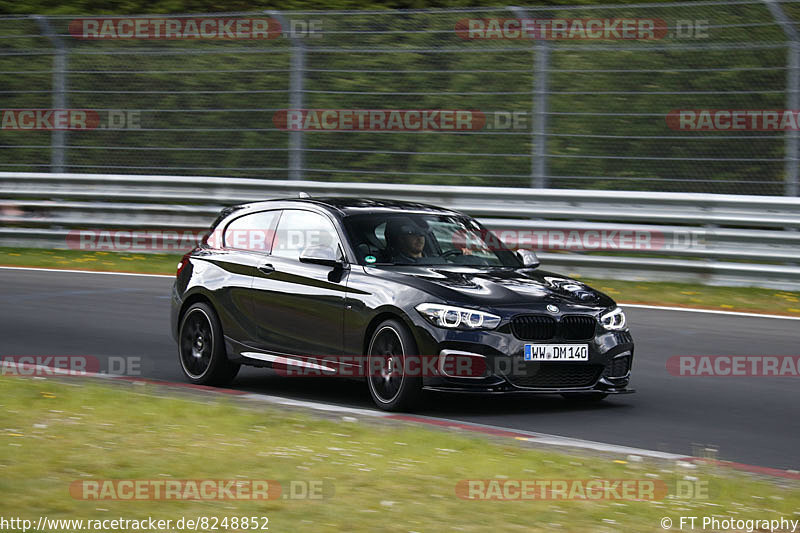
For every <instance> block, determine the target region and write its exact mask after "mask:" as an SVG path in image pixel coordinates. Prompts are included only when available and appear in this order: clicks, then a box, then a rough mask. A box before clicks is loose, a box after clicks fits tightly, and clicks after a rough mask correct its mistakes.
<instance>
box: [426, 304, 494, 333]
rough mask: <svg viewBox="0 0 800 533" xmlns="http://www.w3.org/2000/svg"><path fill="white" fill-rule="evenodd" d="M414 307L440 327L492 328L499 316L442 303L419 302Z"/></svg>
mask: <svg viewBox="0 0 800 533" xmlns="http://www.w3.org/2000/svg"><path fill="white" fill-rule="evenodd" d="M416 309H417V311H419V313H420V314H421V315H422V316H424V317H425V318H427V319H428V321H429V322H430V323H431V324H433V325H434V326H439V327H440V328H451V329H455V328H461V329H494V328H496V327H497V326H498V324H500V317H499V316H496V315H492V314H490V313H484V312H483V311H476V310H475V309H465V308H463V307H453V306H452V305H443V304H419V305H418V306H417V307H416Z"/></svg>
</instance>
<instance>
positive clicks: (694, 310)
mask: <svg viewBox="0 0 800 533" xmlns="http://www.w3.org/2000/svg"><path fill="white" fill-rule="evenodd" d="M0 270H33V271H40V272H67V273H74V274H103V275H112V276H141V277H147V278H170V279H171V278H173V277H174V276H171V275H168V274H137V273H135V272H106V271H102V270H70V269H65V268H37V267H14V266H0ZM618 305H620V306H621V307H634V308H639V309H654V310H659V311H685V312H688V313H710V314H715V315H731V316H744V317H753V318H777V319H780V320H800V316H785V315H768V314H762V313H745V312H742V311H717V310H716V309H700V308H696V307H670V306H664V305H645V304H626V303H621V302H618Z"/></svg>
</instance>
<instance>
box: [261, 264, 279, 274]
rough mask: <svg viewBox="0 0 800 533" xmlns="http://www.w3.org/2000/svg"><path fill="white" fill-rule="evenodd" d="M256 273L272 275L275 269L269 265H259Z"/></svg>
mask: <svg viewBox="0 0 800 533" xmlns="http://www.w3.org/2000/svg"><path fill="white" fill-rule="evenodd" d="M258 271H259V272H261V273H262V274H272V273H273V272H275V267H274V266H272V265H270V264H266V265H261V266H260V267H258Z"/></svg>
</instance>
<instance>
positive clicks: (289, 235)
mask: <svg viewBox="0 0 800 533" xmlns="http://www.w3.org/2000/svg"><path fill="white" fill-rule="evenodd" d="M315 249H316V253H315V254H314V255H317V256H320V255H322V256H329V254H330V253H332V257H335V256H336V255H337V254H338V250H339V236H338V235H337V234H336V229H335V228H334V227H333V224H332V223H331V221H330V220H329V219H328V218H327V217H325V216H323V215H320V214H318V213H313V212H311V211H302V210H299V209H287V210H285V211H284V212H283V214H282V215H281V219H280V221H279V222H278V230H277V231H276V235H275V241H274V242H273V244H272V255H273V256H277V257H285V258H288V259H295V260H298V261H299V260H300V255H301V254H302V253H303V252H304V251H306V252H308V251H314V250H315Z"/></svg>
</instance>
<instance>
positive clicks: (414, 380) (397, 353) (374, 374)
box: [366, 319, 422, 411]
mask: <svg viewBox="0 0 800 533" xmlns="http://www.w3.org/2000/svg"><path fill="white" fill-rule="evenodd" d="M416 352H417V345H416V343H415V342H414V337H413V336H412V335H411V332H410V331H409V330H408V328H407V327H406V326H405V324H403V323H402V322H400V321H399V320H395V319H390V320H386V321H384V322H381V323H380V324H379V325H378V327H377V328H375V332H374V333H373V334H372V338H371V339H370V342H369V348H368V349H367V372H366V374H367V388H368V389H369V394H370V396H372V401H374V402H375V405H377V406H378V407H379V408H380V409H383V410H384V411H407V410H412V409H414V408H415V407H417V406H418V405H419V404H420V402H421V400H422V377H421V376H409V375H407V374H408V373H407V372H406V370H407V369H414V367H416V368H417V369H419V368H420V366H419V365H418V364H417V365H411V364H409V361H410V360H412V359H411V358H414V357H417V353H416ZM417 362H419V361H417Z"/></svg>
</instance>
